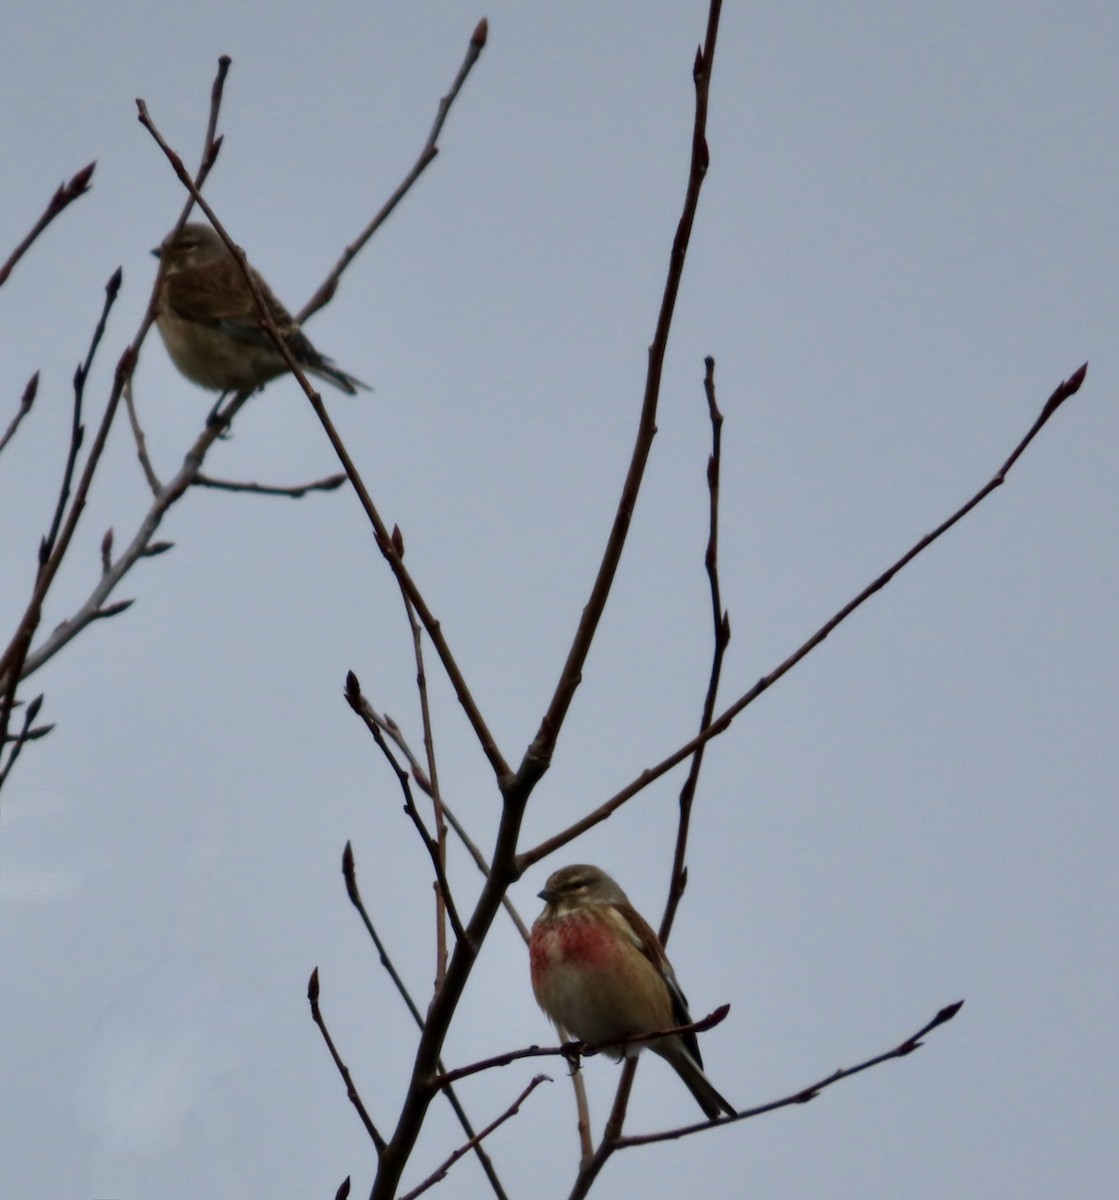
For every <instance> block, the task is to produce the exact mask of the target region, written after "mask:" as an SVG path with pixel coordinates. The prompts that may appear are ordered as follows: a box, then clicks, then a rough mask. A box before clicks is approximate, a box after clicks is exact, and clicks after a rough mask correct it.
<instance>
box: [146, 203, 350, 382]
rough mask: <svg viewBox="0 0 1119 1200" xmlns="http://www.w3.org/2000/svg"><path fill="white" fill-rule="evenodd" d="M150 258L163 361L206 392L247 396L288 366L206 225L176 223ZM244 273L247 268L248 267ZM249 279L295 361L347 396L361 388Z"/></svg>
mask: <svg viewBox="0 0 1119 1200" xmlns="http://www.w3.org/2000/svg"><path fill="white" fill-rule="evenodd" d="M152 253H153V254H154V255H155V256H156V257H157V258H158V259H159V260H160V262H161V263H162V265H163V280H162V282H161V284H160V288H159V301H158V305H157V308H156V318H155V319H156V324H157V326H158V327H159V332H160V334H161V335H162V337H163V344H164V345H165V346H166V347H167V353H168V354H170V355H171V361H172V362H173V363H174V364H175V366H176V367H178V368H179V370H180V371H181V372H182V373H183V374H184V375H185V376H186V377H187V378H188V379H190V380H191V381H193V382H194V383H198V384H201V385H202V386H203V387H205V388H211V389H213V390H214V391H219V392H226V391H250V390H252V389H253V388H257V387H259V386H260V385H261V384H262V383H267V382H268V380H270V379H275V378H276V376H277V375H282V374H283V373H284V372H285V371H286V370H287V369H288V368H287V364H286V363H285V362H284V359H283V356H282V355H281V354H280V352H279V350H277V349H276V345H275V343H274V342H273V341H272V339H271V338H270V337H269V336H268V334H267V333H266V332H265V330H264V329H263V327H262V326H261V323H260V315H259V313H258V312H257V308H256V304H255V302H254V301H253V294H252V292H251V291H250V289H249V285H248V283H247V282H246V280H245V277H244V275H243V274H242V273H241V268H240V267H239V266H238V265H237V260H236V259H235V258H234V257H233V255H232V254H231V253H230V251H229V248H228V247H227V246H226V244H225V242H223V241H222V240H221V238H220V237H218V235H217V233H215V232H214V230H213V229H211V228H210V226H209V225H201V224H190V225H184V226H183V228H182V229H181V230H180V231H179V233H178V234H176V236H175V238H174V239H173V240H172V241H171V242H170V243H169V244H168V245H166V246H164V247H161V248H159V249H156V250H153V251H152ZM250 270H251V268H250ZM252 276H253V279H254V281H255V282H256V285H257V287H258V288H259V289H260V293H261V295H262V296H263V297H264V303H265V305H266V306H267V307H268V311H269V313H270V315H271V317H272V319H273V321H275V322H276V326H277V328H278V329H279V331H280V333H281V335H282V336H283V338H284V341H285V342H287V345H288V349H290V350H291V353H292V356H293V357H294V358H295V361H296V362H297V363H299V365H300V366H301V367H302V368H303V369H304V370H305V371H306V372H308V374H311V375H317V376H318V377H319V378H320V379H325V380H327V381H328V382H329V383H332V384H334V386H335V387H337V388H341V389H342V391H344V392H348V393H349V394H350V395H351V396H353V395H356V394H357V390H358V388H365V389H366V390H367V391H368V390H369V385H368V384H365V383H362V382H361V380H360V379H355V378H354V377H353V376H352V375H347V374H346V372H345V371H341V370H339V369H338V368H337V367H336V366H335V365H334V364H333V363H332V362H331V360H330V359H329V358H326V357H325V356H324V355H322V354H320V353H319V352H318V351H317V350H316V349H315V347H314V346H313V345H312V344H311V341H310V339H309V338H308V337H307V335H306V334H305V333H304V332H303V330H302V329H300V328H299V325H298V324H297V323H296V321H295V318H294V317H293V316H292V315H291V313H289V312H288V310H287V309H286V308H284V306H283V305H282V304H281V303H280V302H279V300H277V299H276V297H275V295H273V293H272V289H271V288H270V287H269V286H268V284H267V283H265V282H264V280H263V279H262V278H261V277H260V275H258V274H257V272H256V271H253V272H252Z"/></svg>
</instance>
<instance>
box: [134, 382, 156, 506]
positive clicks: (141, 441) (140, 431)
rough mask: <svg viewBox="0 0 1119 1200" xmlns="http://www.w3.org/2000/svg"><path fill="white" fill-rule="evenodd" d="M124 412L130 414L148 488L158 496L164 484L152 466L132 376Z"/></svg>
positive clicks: (137, 452) (137, 451)
mask: <svg viewBox="0 0 1119 1200" xmlns="http://www.w3.org/2000/svg"><path fill="white" fill-rule="evenodd" d="M124 410H125V412H127V413H128V424H129V426H130V427H131V429H132V438H133V440H134V441H135V443H136V457H137V458H138V459H139V460H140V469H141V470H142V471H143V472H144V478H145V479H146V480H147V481H148V487H149V488H150V489H151V493H152V495H153V496H158V495H159V493H160V492H161V491H162V490H163V483H162V482H161V481H160V478H159V476H158V475H157V474H156V473H155V466H154V465H153V464H152V460H151V456H150V455H149V454H148V439H147V437H146V436H145V434H144V427H143V426H142V425H141V424H140V415H139V413H137V411H136V403H135V399H134V398H133V395H132V378H131V376H129V378H128V379H127V380H126V382H125V385H124Z"/></svg>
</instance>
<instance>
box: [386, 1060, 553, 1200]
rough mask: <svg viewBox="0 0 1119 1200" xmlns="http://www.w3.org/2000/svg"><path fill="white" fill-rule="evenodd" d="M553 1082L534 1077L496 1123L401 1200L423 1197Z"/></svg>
mask: <svg viewBox="0 0 1119 1200" xmlns="http://www.w3.org/2000/svg"><path fill="white" fill-rule="evenodd" d="M551 1082H552V1081H551V1079H550V1078H549V1077H548V1076H547V1075H534V1076H533V1077H532V1080H531V1081H530V1082H529V1085H528V1087H526V1088H525V1089H524V1091H523V1092H521V1094H520V1095H519V1096H518V1097H517V1098H516V1100H514V1101H513V1103H512V1104H511V1105H510V1106H509V1107H508V1108H507V1109H506V1110H505V1111H504V1112H503V1113H502V1114H501V1116H500V1117H498V1118H497V1119H496V1120H494V1121H491V1122H490V1123H489V1124H488V1125H487V1126H486V1127H485V1129H483V1130H481V1132H479V1133H476V1134H475V1135H474V1136H473V1137H472V1138H471V1139H470V1140H469V1141H468V1142H466V1143H465V1144H464V1145H462V1146H459V1148H458V1149H457V1150H456V1151H455V1152H454V1153H453V1154H451V1155H450V1156H449V1157H448V1158H447V1159H446V1160H445V1161H444V1162H443V1163H442V1164H440V1166H438V1167H436V1169H435V1170H434V1171H433V1172H432V1173H431V1174H430V1175H429V1176H428V1177H427V1178H426V1179H425V1180H424V1181H423V1183H421V1184H420V1185H419V1186H418V1187H414V1188H413V1189H412V1190H411V1191H410V1192H405V1194H404V1195H403V1196H401V1197H400V1200H415V1197H416V1196H419V1195H421V1194H422V1193H423V1192H426V1191H427V1189H428V1188H430V1187H433V1186H434V1185H435V1184H437V1183H438V1182H439V1181H440V1180H441V1179H443V1178H444V1177H445V1176H446V1174H447V1172H448V1171H449V1170H450V1169H451V1167H453V1166H454V1165H455V1163H457V1162H458V1160H459V1159H460V1158H462V1156H463V1155H464V1154H466V1153H467V1152H468V1151H470V1150H476V1149H477V1148H478V1146H479V1144H480V1143H481V1141H482V1139H483V1138H486V1137H489V1135H490V1134H491V1133H493V1131H494V1130H495V1129H497V1127H498V1126H499V1125H504V1124H505V1122H506V1121H508V1120H509V1118H510V1117H515V1116H516V1115H517V1113H518V1112H520V1108H521V1105H522V1104H524V1102H525V1101H526V1100H527V1099H528V1097H529V1095H530V1094H531V1093H532V1092H534V1091H535V1090H536V1089H537V1088H538V1087H539V1086H540V1085H541V1084H542V1083H551Z"/></svg>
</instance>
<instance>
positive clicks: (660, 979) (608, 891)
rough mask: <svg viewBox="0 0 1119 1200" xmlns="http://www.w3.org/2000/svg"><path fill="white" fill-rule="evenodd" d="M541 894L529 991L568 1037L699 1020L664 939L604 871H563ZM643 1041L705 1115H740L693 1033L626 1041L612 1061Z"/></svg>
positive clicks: (596, 1038)
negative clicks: (710, 1074)
mask: <svg viewBox="0 0 1119 1200" xmlns="http://www.w3.org/2000/svg"><path fill="white" fill-rule="evenodd" d="M540 898H541V899H542V900H543V901H544V902H545V905H544V911H543V912H542V913H541V914H540V916H539V917H537V918H536V921H535V923H534V924H533V926H532V936H531V938H530V939H529V957H530V960H531V967H532V990H533V992H535V994H536V1000H537V1003H539V1005H540V1007H541V1008H542V1009H543V1010H544V1011H545V1012H546V1013H547V1014H548V1016H549V1017H551V1018H552V1020H553V1021H554V1022H555V1024H556V1027H557V1028H558V1029H559V1030H560V1036H561V1037H563V1036H565V1035H566V1034H570V1035H573V1036H574V1037H577V1038H579V1039H580V1040H582V1041H584V1042H587V1043H588V1044H590V1045H594V1046H603V1045H609V1043H610V1042H611V1041H613V1039H615V1038H624V1037H631V1036H633V1035H634V1034H643V1033H660V1032H661V1031H662V1030H665V1029H672V1028H674V1027H675V1026H677V1025H690V1024H691V1023H692V1018H691V1017H690V1016H689V1015H688V1002H687V1000H686V999H685V998H684V993H683V992H682V991H681V990H680V985H679V984H678V983H677V982H676V973H675V972H674V971H673V970H672V964H671V963H670V962H669V961H668V956H667V955H666V954H665V952H664V947H663V946H662V945H661V942H660V938H658V937H657V935H656V933H654V931H653V930H652V929H651V928H650V926H649V924H648V922H647V921H646V920H645V919H644V918H643V917H642V916H641V914H640V913H639V912H638V911H637V910H636V909H635V908H634V907H633V905H632V904H630V902H629V899H628V897H627V896H626V894H625V892H623V891H622V889H621V888H620V887H618V885H617V884H616V883H615V882H614V880H613V879H611V878H610V876H609V875H607V874H606V872H605V871H601V870H599V868H598V867H591V866H587V865H584V864H577V865H575V866H571V867H561V868H560V870H558V871H555V872H553V873H552V875H551V876H549V878H548V882H547V883H546V884H545V885H544V890H543V891H542V892H541V893H540ZM646 1044H647V1045H648V1047H649V1049H650V1050H652V1051H653V1052H654V1053H655V1054H659V1055H660V1056H661V1058H663V1059H665V1061H666V1062H668V1064H669V1065H670V1066H671V1067H672V1068H673V1069H674V1070H675V1072H676V1074H677V1075H679V1076H680V1078H681V1079H682V1080H683V1081H684V1083H685V1084H687V1086H688V1090H689V1091H690V1092H691V1093H692V1095H693V1096H694V1097H695V1098H696V1100H697V1101H698V1102H699V1106H700V1108H702V1109H703V1111H704V1112H705V1113H706V1114H707V1116H708V1117H710V1118H714V1117H718V1116H720V1115H721V1114H722V1113H727V1114H729V1115H730V1116H734V1115H735V1112H734V1108H733V1107H732V1105H731V1103H730V1101H729V1100H727V1099H726V1098H725V1097H724V1096H721V1095H720V1094H719V1093H718V1092H717V1091H716V1090H715V1087H714V1085H713V1084H712V1083H711V1081H710V1080H709V1079H708V1078H707V1076H706V1075H704V1073H703V1059H702V1058H700V1055H699V1041H698V1039H697V1038H696V1035H695V1033H694V1032H693V1033H681V1034H676V1035H674V1036H673V1037H666V1038H658V1039H657V1040H656V1041H652V1042H648V1043H640V1042H635V1043H632V1044H630V1045H626V1046H622V1047H619V1048H618V1049H617V1051H616V1052H613V1057H614V1058H621V1057H622V1056H623V1054H624V1055H627V1056H632V1055H634V1054H637V1053H638V1052H639V1051H640V1050H642V1049H643V1048H644V1045H646Z"/></svg>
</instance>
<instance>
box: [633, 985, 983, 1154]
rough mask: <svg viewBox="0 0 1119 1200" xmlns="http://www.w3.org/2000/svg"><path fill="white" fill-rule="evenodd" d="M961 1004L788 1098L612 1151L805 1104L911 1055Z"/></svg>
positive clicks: (643, 1137) (637, 1140) (650, 1136)
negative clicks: (844, 1081)
mask: <svg viewBox="0 0 1119 1200" xmlns="http://www.w3.org/2000/svg"><path fill="white" fill-rule="evenodd" d="M963 1005H964V1002H963V1001H962V1000H957V1001H956V1002H955V1003H954V1004H948V1005H946V1006H945V1007H944V1008H942V1009H941V1010H940V1012H938V1013H937V1014H936V1016H935V1017H933V1019H932V1020H931V1021H929V1022H928V1023H927V1024H926V1025H922V1026H921V1028H920V1029H918V1030H917V1032H916V1033H914V1034H912V1035H911V1036H910V1037H907V1038H906V1039H905V1041H903V1042H899V1043H898V1045H896V1046H895V1047H894V1048H893V1049H892V1050H887V1051H886V1052H885V1053H884V1054H876V1055H875V1056H874V1057H873V1058H868V1059H866V1060H865V1061H864V1062H861V1063H857V1064H856V1065H855V1066H853V1067H842V1068H840V1069H839V1070H838V1071H833V1072H832V1074H830V1075H827V1076H825V1077H824V1078H823V1079H820V1080H818V1081H817V1082H816V1083H812V1084H809V1085H808V1087H806V1088H801V1089H800V1091H797V1092H792V1093H790V1094H789V1095H788V1096H782V1097H781V1099H780V1100H771V1101H770V1102H769V1103H768V1104H759V1105H758V1106H757V1107H756V1108H745V1109H742V1110H741V1111H740V1112H738V1113H737V1114H736V1115H735V1116H733V1117H730V1116H726V1117H716V1118H715V1119H714V1120H711V1121H701V1122H697V1123H696V1124H694V1125H685V1126H684V1127H683V1128H681V1129H669V1130H665V1131H663V1132H661V1133H643V1134H634V1135H631V1136H627V1137H622V1138H619V1139H618V1141H617V1142H616V1143H615V1149H618V1150H622V1149H624V1148H625V1147H627V1146H648V1145H651V1144H652V1143H653V1142H665V1141H670V1140H672V1139H674V1138H681V1137H687V1136H688V1134H691V1133H698V1132H700V1130H703V1129H711V1128H713V1127H714V1126H716V1125H734V1124H735V1123H736V1122H738V1121H749V1120H750V1119H751V1118H753V1117H760V1116H761V1115H762V1114H763V1113H768V1112H774V1111H775V1110H776V1109H778V1108H788V1107H789V1106H790V1105H793V1104H807V1103H808V1101H809V1100H815V1099H816V1097H817V1096H818V1095H819V1094H820V1093H821V1092H822V1091H823V1090H824V1089H825V1088H829V1087H831V1086H832V1084H833V1083H838V1082H839V1081H840V1080H841V1079H850V1078H851V1076H852V1075H858V1074H859V1073H860V1072H861V1071H868V1070H869V1069H870V1068H871V1067H877V1066H878V1065H879V1064H880V1063H884V1062H889V1061H890V1059H893V1058H904V1057H905V1056H906V1055H907V1054H912V1053H913V1051H914V1050H916V1049H918V1047H920V1046H922V1045H923V1044H924V1043H923V1042H922V1041H921V1039H922V1038H923V1037H925V1036H926V1035H927V1034H929V1033H931V1032H932V1031H933V1030H934V1029H936V1028H937V1027H938V1026H940V1025H944V1024H946V1023H947V1022H949V1021H951V1020H952V1018H953V1017H954V1016H955V1015H956V1014H957V1013H958V1012H959V1011H960V1009H961V1008H963Z"/></svg>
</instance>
